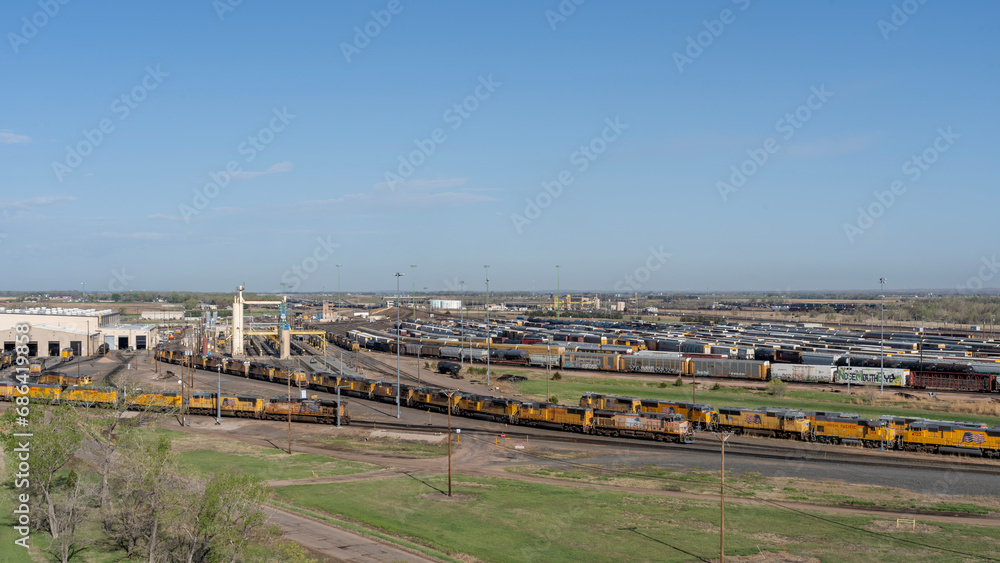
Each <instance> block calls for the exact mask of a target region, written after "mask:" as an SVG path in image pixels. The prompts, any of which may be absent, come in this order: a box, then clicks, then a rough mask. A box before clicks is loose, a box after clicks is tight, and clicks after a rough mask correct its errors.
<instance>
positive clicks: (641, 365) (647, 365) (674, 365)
mask: <svg viewBox="0 0 1000 563" xmlns="http://www.w3.org/2000/svg"><path fill="white" fill-rule="evenodd" d="M687 365H688V360H686V359H683V358H673V357H670V356H667V355H655V356H654V355H636V354H632V355H628V356H622V357H621V370H622V371H630V372H636V373H662V374H666V375H682V374H684V372H685V371H686V366H687Z"/></svg>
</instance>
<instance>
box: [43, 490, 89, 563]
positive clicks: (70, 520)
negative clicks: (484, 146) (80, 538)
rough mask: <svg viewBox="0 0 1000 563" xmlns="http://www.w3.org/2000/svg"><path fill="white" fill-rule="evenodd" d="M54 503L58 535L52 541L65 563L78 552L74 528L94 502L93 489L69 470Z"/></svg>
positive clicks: (84, 517) (85, 515) (83, 518)
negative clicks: (57, 519) (57, 520)
mask: <svg viewBox="0 0 1000 563" xmlns="http://www.w3.org/2000/svg"><path fill="white" fill-rule="evenodd" d="M59 497H60V498H59V500H58V501H57V503H56V514H57V515H58V518H59V526H60V534H59V538H58V540H53V541H54V543H55V545H56V546H57V547H58V550H59V553H58V555H59V558H60V560H61V561H62V563H67V562H68V561H69V560H70V558H71V557H73V555H75V554H76V553H77V552H78V551H79V548H80V546H79V544H78V542H77V537H76V528H77V526H78V525H80V523H82V522H83V521H84V520H85V519H86V518H87V515H88V513H89V512H90V510H91V507H92V501H93V500H94V499H93V497H94V493H93V488H92V487H91V486H88V485H87V484H86V483H85V482H84V481H83V480H81V479H80V478H79V475H77V472H76V470H70V472H69V475H67V476H66V478H65V479H64V480H63V483H62V491H61V494H60V495H59Z"/></svg>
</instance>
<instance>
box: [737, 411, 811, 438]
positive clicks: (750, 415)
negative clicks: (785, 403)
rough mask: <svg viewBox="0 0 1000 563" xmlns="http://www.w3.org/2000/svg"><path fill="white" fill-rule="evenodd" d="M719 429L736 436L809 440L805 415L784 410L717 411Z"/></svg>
mask: <svg viewBox="0 0 1000 563" xmlns="http://www.w3.org/2000/svg"><path fill="white" fill-rule="evenodd" d="M719 428H720V429H722V430H728V431H731V432H735V433H737V434H758V435H765V436H775V437H778V438H796V439H799V440H803V441H804V440H807V439H808V438H809V420H808V419H806V415H805V413H803V412H802V411H795V410H784V409H767V410H765V409H741V408H736V407H722V408H720V409H719Z"/></svg>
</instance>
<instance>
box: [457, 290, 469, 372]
mask: <svg viewBox="0 0 1000 563" xmlns="http://www.w3.org/2000/svg"><path fill="white" fill-rule="evenodd" d="M458 285H460V286H462V295H460V296H459V298H462V297H464V296H465V282H464V281H460V282H458ZM458 315H459V319H460V320H459V322H460V323H461V324H462V339H461V340H460V341H459V342H460V345H459V347H458V365H459V367H465V355H464V354H462V351H463V348H464V347H465V301H462V300H459V302H458ZM469 363H470V364H471V363H472V360H471V359H470V360H469Z"/></svg>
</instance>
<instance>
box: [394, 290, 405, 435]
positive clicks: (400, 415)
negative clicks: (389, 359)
mask: <svg viewBox="0 0 1000 563" xmlns="http://www.w3.org/2000/svg"><path fill="white" fill-rule="evenodd" d="M393 275H394V276H396V418H402V416H403V415H402V413H401V412H400V409H399V278H401V277H403V274H401V273H399V272H396V273H395V274H393Z"/></svg>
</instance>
